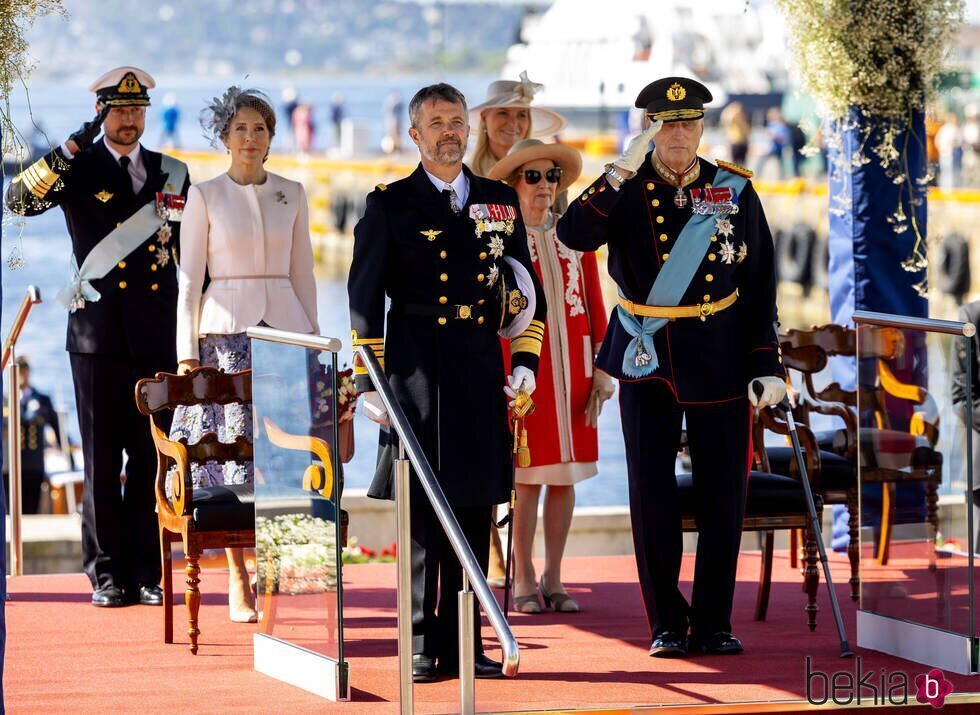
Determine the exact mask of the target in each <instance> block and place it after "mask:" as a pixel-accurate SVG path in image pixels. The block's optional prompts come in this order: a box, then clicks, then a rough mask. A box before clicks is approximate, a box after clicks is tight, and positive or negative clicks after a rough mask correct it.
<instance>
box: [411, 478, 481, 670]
mask: <svg viewBox="0 0 980 715" xmlns="http://www.w3.org/2000/svg"><path fill="white" fill-rule="evenodd" d="M412 478H413V479H414V478H415V475H414V474H413V475H412ZM452 509H453V514H454V515H455V516H456V520H457V521H458V522H459V527H460V529H462V531H463V536H464V537H465V538H466V541H467V542H468V543H469V545H470V549H472V550H473V555H474V556H475V557H476V560H477V563H479V565H480V568H481V569H483V573H486V568H487V562H488V561H489V560H490V529H489V524H490V506H465V507H463V506H455V507H453V508H452ZM410 524H411V531H412V653H424V654H426V655H428V656H430V657H433V658H439V662H440V665H441V666H443V667H455V666H456V665H458V662H459V600H458V597H459V591H460V589H461V588H462V587H463V568H462V566H460V564H459V559H457V558H456V552H455V551H453V546H452V544H451V543H449V537H447V536H446V532H445V531H444V530H443V528H442V525H441V524H440V523H439V519H438V517H436V514H435V511H433V509H432V505H431V504H430V503H429V500H428V499H412V515H411V519H410ZM473 622H474V640H473V643H474V651H475V652H476V653H477V654H479V653H482V652H483V639H482V637H481V634H480V630H481V624H480V606H479V603H478V602H476V598H475V596H474V620H473Z"/></svg>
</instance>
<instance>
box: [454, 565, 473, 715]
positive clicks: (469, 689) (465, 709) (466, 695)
mask: <svg viewBox="0 0 980 715" xmlns="http://www.w3.org/2000/svg"><path fill="white" fill-rule="evenodd" d="M473 605H474V601H473V591H471V590H470V579H469V578H468V577H467V575H466V572H465V571H463V588H462V590H460V592H459V601H458V606H459V711H460V712H461V713H463V715H473V713H475V712H476V687H475V683H474V678H475V674H474V663H473V660H474V657H475V656H474V653H473V628H474V621H473Z"/></svg>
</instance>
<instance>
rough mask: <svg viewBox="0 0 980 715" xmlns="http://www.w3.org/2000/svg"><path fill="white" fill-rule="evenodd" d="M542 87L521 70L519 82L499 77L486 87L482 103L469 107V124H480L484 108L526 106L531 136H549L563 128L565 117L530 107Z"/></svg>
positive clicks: (541, 108) (540, 108) (543, 109)
mask: <svg viewBox="0 0 980 715" xmlns="http://www.w3.org/2000/svg"><path fill="white" fill-rule="evenodd" d="M543 88H544V85H543V84H538V83H537V82H532V81H531V80H529V79H528V78H527V72H521V79H520V81H519V82H514V81H512V80H508V79H500V80H497V81H496V82H491V83H490V86H489V87H487V99H486V101H485V102H484V103H483V104H478V105H477V106H475V107H473V108H471V109H470V126H471V127H478V126H480V115H481V114H482V113H483V110H485V109H493V108H494V107H526V108H527V109H529V110H530V111H531V136H536V137H544V136H547V137H550V136H553V135H555V134H557V133H558V132H560V131H561V130H562V129H564V128H565V118H564V117H563V116H561V115H560V114H558V113H557V112H553V111H551V110H550V109H545V108H543V107H532V106H531V101H532V100H533V99H534V95H535V94H537V93H538V92H539V91H540V90H541V89H543Z"/></svg>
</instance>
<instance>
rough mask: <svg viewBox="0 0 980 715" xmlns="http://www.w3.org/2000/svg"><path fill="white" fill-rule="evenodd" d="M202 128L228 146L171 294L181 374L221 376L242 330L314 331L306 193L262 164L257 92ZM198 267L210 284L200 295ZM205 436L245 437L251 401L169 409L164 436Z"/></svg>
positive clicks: (249, 616) (240, 357)
mask: <svg viewBox="0 0 980 715" xmlns="http://www.w3.org/2000/svg"><path fill="white" fill-rule="evenodd" d="M201 124H202V126H203V127H204V129H205V132H206V133H207V134H208V136H210V137H211V139H212V144H214V145H218V143H219V142H220V143H221V144H223V145H224V146H225V147H226V148H227V150H228V153H229V154H230V155H231V165H230V166H229V167H228V171H227V172H225V173H223V174H220V175H219V176H217V177H216V178H214V179H211V180H210V181H205V182H202V183H200V184H195V185H194V186H193V187H191V190H190V192H189V193H188V196H187V208H186V209H185V211H184V226H183V232H182V233H181V236H180V255H181V261H180V274H179V294H178V299H177V341H176V346H177V357H178V359H179V360H180V364H179V372H180V373H181V374H184V373H186V372H189V371H190V370H192V369H194V368H196V367H198V366H201V365H207V366H210V367H215V368H218V369H220V370H224V371H225V372H236V371H240V370H248V369H250V368H251V363H252V361H251V346H250V341H249V339H248V337H247V336H246V334H245V330H246V328H248V327H249V326H253V325H269V326H272V327H273V328H278V329H280V330H291V331H293V332H297V333H316V332H317V310H316V282H315V279H314V277H313V247H312V244H311V243H310V230H309V212H308V209H307V203H306V192H305V191H304V189H303V185H302V184H300V183H298V182H295V181H290V180H288V179H285V178H283V177H281V176H278V175H277V174H273V173H271V172H268V171H266V170H265V166H264V162H265V160H266V158H268V156H269V147H270V145H271V143H272V138H273V137H274V136H275V133H276V115H275V112H274V110H273V108H272V104H271V103H270V101H269V99H268V98H267V97H266V96H265V95H264V94H262V93H261V92H259V91H257V90H254V89H247V90H241V89H239V88H238V87H230V88H229V89H228V90H227V91H226V92H225V93H224V95H223V96H222V98H221V100H220V101H218V102H215V103H214V104H212V105H210V106H209V107H207V108H206V109H205V110H204V112H203V113H202V116H201ZM205 272H207V273H208V275H209V276H210V278H211V283H210V285H209V286H208V289H207V291H205V292H204V293H203V294H202V289H203V284H204V276H205ZM208 432H214V433H216V434H217V435H218V438H219V439H220V440H221V441H222V442H234V441H235V439H236V437H239V436H245V437H248V438H249V441H251V437H252V411H251V407H250V406H248V405H242V404H236V403H232V404H229V405H218V404H212V405H204V406H194V407H178V408H177V409H176V410H175V411H174V420H173V426H172V427H171V432H170V436H171V439H186V440H187V441H188V442H197V441H199V440H200V438H201V436H202V435H204V434H206V433H208ZM191 476H192V481H193V484H194V487H195V488H199V487H210V486H215V485H228V484H243V483H246V482H250V481H252V479H253V471H252V464H251V462H248V463H246V464H234V463H227V464H224V465H222V464H218V463H216V462H211V463H205V464H194V465H192V471H191ZM168 483H169V482H168ZM225 551H226V555H227V557H228V565H229V571H228V610H229V615H230V618H231V620H232V621H235V622H243V623H245V622H253V623H254V622H255V620H256V614H255V604H254V600H253V597H252V591H251V588H250V586H249V578H248V571H247V570H246V568H245V557H244V553H243V551H242V549H226V550H225Z"/></svg>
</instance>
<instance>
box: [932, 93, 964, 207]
mask: <svg viewBox="0 0 980 715" xmlns="http://www.w3.org/2000/svg"><path fill="white" fill-rule="evenodd" d="M936 151H938V152H939V187H940V188H941V189H956V188H958V187H959V186H960V174H961V173H962V171H963V133H962V132H961V131H960V118H959V117H958V116H956V112H949V113H947V114H946V121H945V122H943V125H942V126H941V127H939V131H937V132H936Z"/></svg>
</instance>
